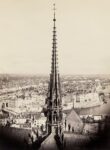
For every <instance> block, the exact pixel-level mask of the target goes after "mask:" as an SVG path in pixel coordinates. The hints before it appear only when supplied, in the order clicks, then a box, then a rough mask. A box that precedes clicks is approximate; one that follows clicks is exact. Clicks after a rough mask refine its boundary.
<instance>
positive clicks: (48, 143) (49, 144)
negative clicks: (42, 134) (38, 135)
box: [40, 133, 59, 150]
mask: <svg viewBox="0 0 110 150" xmlns="http://www.w3.org/2000/svg"><path fill="white" fill-rule="evenodd" d="M58 149H59V148H58V146H57V143H56V140H55V138H54V134H52V133H51V134H50V135H49V136H48V137H47V138H46V139H45V140H44V141H43V142H42V144H41V147H40V150H58Z"/></svg>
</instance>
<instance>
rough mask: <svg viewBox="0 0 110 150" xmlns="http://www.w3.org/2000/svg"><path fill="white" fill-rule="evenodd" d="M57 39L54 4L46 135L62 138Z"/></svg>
mask: <svg viewBox="0 0 110 150" xmlns="http://www.w3.org/2000/svg"><path fill="white" fill-rule="evenodd" d="M56 41H57V39H56V17H55V4H54V18H53V43H52V63H51V74H50V82H49V88H48V94H47V99H46V104H47V133H48V134H51V133H52V134H54V135H57V136H59V137H62V134H63V125H62V119H63V118H62V117H63V114H62V97H61V85H60V76H59V72H58V56H57V42H56Z"/></svg>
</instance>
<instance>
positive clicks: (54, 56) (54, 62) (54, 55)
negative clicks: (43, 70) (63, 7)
mask: <svg viewBox="0 0 110 150" xmlns="http://www.w3.org/2000/svg"><path fill="white" fill-rule="evenodd" d="M53 10H54V18H53V23H54V24H53V44H52V65H51V74H52V75H53V76H56V75H57V73H58V68H57V67H58V66H57V64H58V62H57V60H58V58H57V46H56V45H57V42H56V40H57V39H56V16H55V15H56V13H55V11H56V8H55V4H54V9H53Z"/></svg>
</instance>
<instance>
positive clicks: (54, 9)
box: [53, 4, 56, 24]
mask: <svg viewBox="0 0 110 150" xmlns="http://www.w3.org/2000/svg"><path fill="white" fill-rule="evenodd" d="M53 11H54V19H53V21H54V24H55V21H56V18H55V11H56V8H55V4H53Z"/></svg>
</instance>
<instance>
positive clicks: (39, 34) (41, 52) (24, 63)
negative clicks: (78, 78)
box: [0, 0, 110, 74]
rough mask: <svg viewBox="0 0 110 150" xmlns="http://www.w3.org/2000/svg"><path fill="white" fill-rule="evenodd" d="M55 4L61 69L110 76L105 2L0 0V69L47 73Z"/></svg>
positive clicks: (109, 8)
mask: <svg viewBox="0 0 110 150" xmlns="http://www.w3.org/2000/svg"><path fill="white" fill-rule="evenodd" d="M54 2H55V3H56V8H57V12H56V17H57V25H56V26H57V39H58V57H59V70H60V73H61V74H110V0H0V73H29V74H49V73H50V63H51V50H52V27H53V22H52V19H53V10H52V9H53V3H54Z"/></svg>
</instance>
